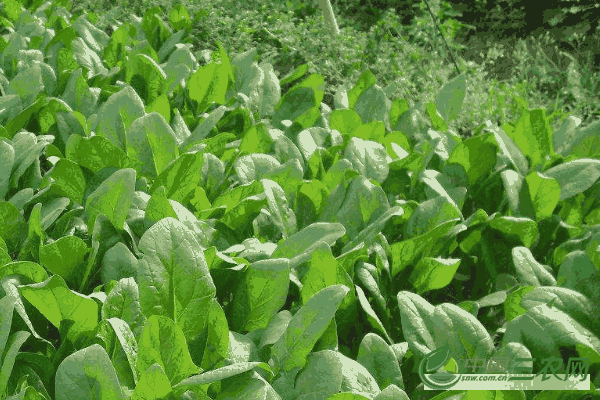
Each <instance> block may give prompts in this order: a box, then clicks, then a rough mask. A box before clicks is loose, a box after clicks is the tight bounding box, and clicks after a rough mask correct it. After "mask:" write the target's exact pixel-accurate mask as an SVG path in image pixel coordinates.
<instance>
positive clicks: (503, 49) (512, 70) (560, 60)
mask: <svg viewBox="0 0 600 400" xmlns="http://www.w3.org/2000/svg"><path fill="white" fill-rule="evenodd" d="M181 2H182V3H183V4H184V5H185V6H186V7H187V9H188V10H189V12H190V15H191V16H192V17H193V16H194V15H196V13H197V12H198V11H200V10H206V12H205V14H206V15H205V16H204V17H203V18H202V19H201V21H200V23H199V24H198V25H197V26H195V27H194V28H193V30H192V33H191V34H192V36H193V38H194V41H193V50H192V51H193V53H194V54H196V53H197V52H199V51H200V50H204V49H209V50H217V46H216V42H215V41H219V42H220V43H221V44H222V45H223V46H224V48H225V49H226V50H227V51H228V54H230V56H233V54H235V53H240V52H244V51H246V50H249V49H251V48H253V47H256V48H257V50H258V54H259V56H260V61H259V62H263V61H268V62H270V63H271V64H273V65H274V68H275V71H276V73H277V74H278V76H279V77H280V78H281V77H283V76H284V75H285V74H287V73H288V72H289V71H290V70H292V69H293V68H295V67H296V66H298V65H300V64H302V63H309V65H310V67H311V72H315V73H319V74H321V75H323V76H324V77H325V86H326V96H325V99H324V102H325V103H328V104H329V105H330V106H331V105H332V104H333V94H334V93H335V90H336V88H337V87H338V86H339V85H340V84H343V83H346V82H352V83H354V82H355V81H356V79H357V78H358V77H359V76H360V74H361V73H362V72H363V71H364V70H365V69H366V68H369V69H370V70H371V71H372V72H373V73H374V75H375V77H376V78H377V80H378V82H379V85H380V86H381V87H382V88H385V87H386V86H387V85H389V84H391V83H396V85H397V89H396V90H395V91H394V93H393V94H392V96H391V98H396V97H403V98H406V99H407V100H409V103H411V104H414V103H415V102H417V101H419V100H423V101H432V100H433V99H434V95H435V93H436V91H437V90H439V89H440V88H441V87H442V86H443V85H444V84H445V83H446V82H447V81H448V80H449V79H452V78H453V77H454V76H456V74H457V72H456V69H455V67H454V64H453V63H452V61H451V60H452V59H451V58H450V56H449V54H448V51H447V48H446V47H445V45H444V44H443V41H442V38H441V37H440V36H439V34H438V31H437V30H436V28H435V25H434V24H433V22H432V20H431V17H430V16H429V14H428V13H427V11H425V10H426V9H425V8H424V3H421V8H422V9H423V10H424V11H423V12H422V15H421V16H417V17H416V18H414V20H413V21H412V23H411V24H410V25H408V26H403V25H402V24H401V23H400V20H401V18H400V17H399V16H397V15H396V14H395V13H394V11H393V9H390V10H388V11H386V12H385V13H383V15H382V16H381V18H379V20H378V22H376V23H373V21H368V19H369V16H368V15H367V13H357V12H356V9H351V8H350V7H348V6H346V5H345V4H343V3H341V1H338V2H334V3H333V8H334V13H335V14H336V16H337V18H338V24H339V25H340V30H341V35H340V36H339V37H338V38H336V39H335V40H334V39H332V38H331V37H330V36H329V35H328V31H327V30H326V27H325V26H324V24H323V17H322V16H321V13H320V12H319V10H318V9H317V5H316V0H312V3H314V4H312V3H311V1H308V2H304V3H302V4H303V5H301V6H294V5H293V4H292V2H283V1H276V2H267V1H265V0H254V1H248V2H239V1H236V0H182V1H181ZM176 3H177V2H176V1H173V0H160V1H158V0H125V1H115V0H100V1H93V2H92V1H89V0H87V2H86V1H84V2H82V3H79V4H78V6H77V7H76V8H74V9H73V10H72V13H73V14H78V13H82V12H83V11H84V10H88V11H95V12H97V13H98V14H99V16H100V20H99V24H98V26H99V27H100V28H101V29H105V28H106V27H108V26H109V25H110V24H111V22H112V21H114V20H113V19H112V18H115V19H117V20H119V21H121V22H125V21H126V20H128V18H130V15H131V14H132V13H133V14H136V15H138V16H141V15H143V11H144V10H145V9H147V8H149V7H152V6H156V5H160V6H162V7H163V18H164V20H167V18H168V17H167V14H166V13H165V12H164V11H165V10H170V9H171V6H172V5H174V4H176ZM429 4H430V6H431V7H432V9H433V10H434V13H436V14H437V15H438V16H439V15H442V18H441V21H440V20H438V21H439V22H440V24H441V26H442V29H443V30H444V32H445V36H446V40H447V41H448V43H449V45H450V47H452V49H453V50H452V51H453V52H454V53H455V55H456V56H457V59H458V60H457V61H458V64H459V66H460V68H461V71H465V70H468V71H469V75H468V76H469V81H468V86H467V94H466V98H465V102H464V105H463V113H462V114H461V116H460V117H459V119H458V120H457V121H455V123H454V124H453V125H454V127H455V129H456V130H457V132H458V133H459V134H461V135H462V136H464V137H469V136H471V134H472V132H473V130H474V129H475V128H476V127H477V126H479V125H480V124H481V123H483V122H484V121H485V120H487V119H489V120H491V121H492V122H495V123H506V122H514V121H516V119H517V118H518V116H519V115H520V108H519V105H518V102H516V101H515V100H514V99H513V95H514V96H517V97H519V98H520V99H522V100H523V101H524V102H525V103H526V104H527V105H528V106H529V107H531V108H545V109H546V111H547V115H551V117H552V118H551V121H552V123H551V124H552V127H553V129H554V130H556V129H557V128H558V127H559V126H560V124H561V123H562V121H563V120H564V118H565V117H567V116H568V115H575V116H577V117H579V118H581V119H582V120H583V123H582V125H584V126H585V125H588V124H589V123H590V122H591V121H593V120H595V119H597V118H598V116H599V115H600V111H599V110H600V98H599V97H598V95H597V93H598V92H599V89H600V78H599V68H598V66H597V65H595V64H594V60H593V59H592V54H591V51H587V52H586V51H582V50H581V43H582V42H583V41H584V40H585V41H586V43H588V44H589V43H593V44H594V45H595V46H596V48H598V45H599V44H600V29H599V30H597V31H596V32H592V33H590V31H588V32H587V37H584V36H582V35H581V34H579V33H577V32H576V31H575V29H571V28H567V31H568V32H563V33H564V34H565V35H567V34H568V35H569V36H568V40H567V39H564V40H561V41H560V42H559V40H558V39H557V37H556V34H551V33H550V32H545V33H543V34H541V35H537V37H533V35H531V36H530V37H527V38H525V39H516V38H514V36H513V37H508V38H504V39H502V40H499V39H498V38H497V37H496V35H495V34H491V33H490V32H479V33H478V34H477V35H471V36H469V37H467V36H466V32H467V31H468V28H469V26H465V25H462V27H461V24H460V23H458V22H457V21H456V20H455V19H453V18H452V16H453V15H455V14H453V11H452V9H450V8H449V6H448V4H447V3H444V2H442V3H440V1H439V0H431V1H430V3H429ZM293 7H296V9H294V8H293ZM300 7H302V8H300ZM109 10H110V12H108V11H109ZM315 11H316V12H315ZM500 11H502V10H500ZM496 12H498V10H496ZM365 20H366V21H365ZM471 28H472V27H471ZM490 29H491V28H490ZM494 29H495V28H494ZM559 37H560V36H559ZM565 37H566V36H565ZM565 43H567V44H568V46H567V47H568V48H569V51H568V53H570V54H565V52H563V51H562V50H561V47H562V48H565ZM283 89H284V90H285V89H286V88H283Z"/></svg>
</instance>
